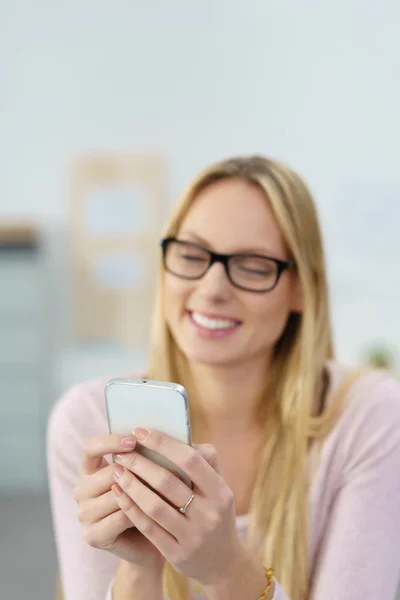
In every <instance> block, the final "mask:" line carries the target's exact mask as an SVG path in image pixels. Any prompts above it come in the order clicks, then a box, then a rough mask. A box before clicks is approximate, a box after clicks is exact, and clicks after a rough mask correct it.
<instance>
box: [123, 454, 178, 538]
mask: <svg viewBox="0 0 400 600" xmlns="http://www.w3.org/2000/svg"><path fill="white" fill-rule="evenodd" d="M115 480H116V481H117V482H118V485H119V486H120V487H121V488H122V490H123V491H124V492H125V494H127V495H128V496H129V497H130V498H131V499H132V500H133V502H134V503H135V504H136V505H137V506H138V507H139V508H140V509H141V510H142V511H143V512H144V514H145V515H147V516H148V517H150V519H151V520H152V521H154V522H155V523H157V524H158V525H160V526H161V527H162V528H163V529H165V530H166V531H167V532H168V533H170V534H171V535H172V536H173V537H174V538H176V539H177V540H182V538H185V537H186V536H185V529H186V530H187V519H185V518H183V515H181V514H180V513H179V512H178V511H177V510H176V508H174V507H172V506H171V505H170V504H168V503H167V502H166V501H165V500H163V498H160V496H158V494H156V493H155V492H153V490H151V489H150V488H149V487H147V486H146V485H144V484H143V483H142V482H141V481H140V480H139V479H138V478H137V477H136V476H135V475H134V474H133V473H131V472H130V471H128V470H127V469H124V467H122V466H121V465H115Z"/></svg>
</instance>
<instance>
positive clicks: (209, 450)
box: [193, 444, 220, 473]
mask: <svg viewBox="0 0 400 600" xmlns="http://www.w3.org/2000/svg"><path fill="white" fill-rule="evenodd" d="M193 448H194V449H195V450H197V451H198V452H199V453H200V454H201V456H202V457H203V458H204V460H206V461H207V462H208V464H209V465H210V466H211V467H212V468H213V469H214V471H216V472H217V473H220V470H219V466H218V457H217V451H216V449H215V448H214V446H211V444H193Z"/></svg>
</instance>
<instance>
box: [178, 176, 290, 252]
mask: <svg viewBox="0 0 400 600" xmlns="http://www.w3.org/2000/svg"><path fill="white" fill-rule="evenodd" d="M179 233H181V234H185V235H186V234H189V235H191V234H193V235H195V236H199V237H200V238H201V239H202V240H204V241H205V242H207V243H208V244H209V245H210V247H212V248H213V249H215V250H217V251H220V252H234V251H237V250H245V249H247V250H249V249H252V248H253V249H255V250H258V251H262V252H265V253H268V252H284V251H285V242H284V239H283V236H282V234H281V231H280V229H279V226H278V223H277V221H276V218H275V216H274V214H273V212H272V208H271V206H270V202H269V200H268V198H267V197H266V195H265V193H264V192H263V191H262V190H261V189H260V188H259V187H258V186H256V185H255V184H252V183H249V182H247V181H244V180H240V179H227V180H223V181H219V182H216V183H212V184H210V185H209V186H207V187H206V188H205V189H203V190H202V191H201V192H200V193H199V194H198V196H197V197H196V198H195V200H194V202H193V204H192V206H191V208H190V209H189V212H188V213H187V215H186V217H185V219H184V221H183V223H182V226H181V227H180V230H179Z"/></svg>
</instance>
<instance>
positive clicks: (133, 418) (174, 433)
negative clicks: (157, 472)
mask: <svg viewBox="0 0 400 600" xmlns="http://www.w3.org/2000/svg"><path fill="white" fill-rule="evenodd" d="M105 397H106V408H107V418H108V426H109V430H110V433H118V434H122V435H123V434H126V435H131V434H132V430H133V429H134V428H135V427H142V428H147V429H155V430H158V431H161V432H162V433H165V434H166V435H169V436H170V437H172V438H174V439H176V440H178V441H179V442H182V443H184V444H189V445H190V444H191V434H190V419H189V403H188V397H187V394H186V390H185V388H184V387H182V386H181V385H179V384H176V383H164V382H161V381H151V380H148V379H122V378H119V379H112V380H111V381H109V382H108V383H107V385H106V387H105ZM136 451H137V452H140V453H141V454H143V456H146V457H147V458H149V459H151V460H153V461H155V462H157V463H158V464H160V465H162V466H163V467H165V468H167V469H169V470H170V471H172V472H173V473H176V474H177V475H179V476H180V477H181V478H182V480H183V481H184V482H185V483H186V485H188V486H189V487H192V484H191V482H190V480H189V479H188V477H187V475H186V474H185V473H184V472H183V471H182V470H181V469H179V467H177V466H176V465H174V464H173V463H172V462H171V461H169V460H168V459H166V458H165V457H163V456H161V455H160V454H158V453H156V452H154V451H152V450H148V449H147V448H144V447H143V446H140V445H139V446H137V448H136Z"/></svg>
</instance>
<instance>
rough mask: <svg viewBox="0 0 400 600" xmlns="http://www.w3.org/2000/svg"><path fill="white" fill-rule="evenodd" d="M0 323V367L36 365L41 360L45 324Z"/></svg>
mask: <svg viewBox="0 0 400 600" xmlns="http://www.w3.org/2000/svg"><path fill="white" fill-rule="evenodd" d="M0 323H1V335H0V365H1V366H4V365H7V364H16V363H17V364H21V365H22V364H26V363H36V362H40V361H42V360H43V353H44V333H43V329H44V327H45V324H44V323H43V324H42V326H41V327H39V323H38V324H36V323H35V324H31V323H24V322H23V320H21V321H19V322H9V323H3V322H0Z"/></svg>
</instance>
